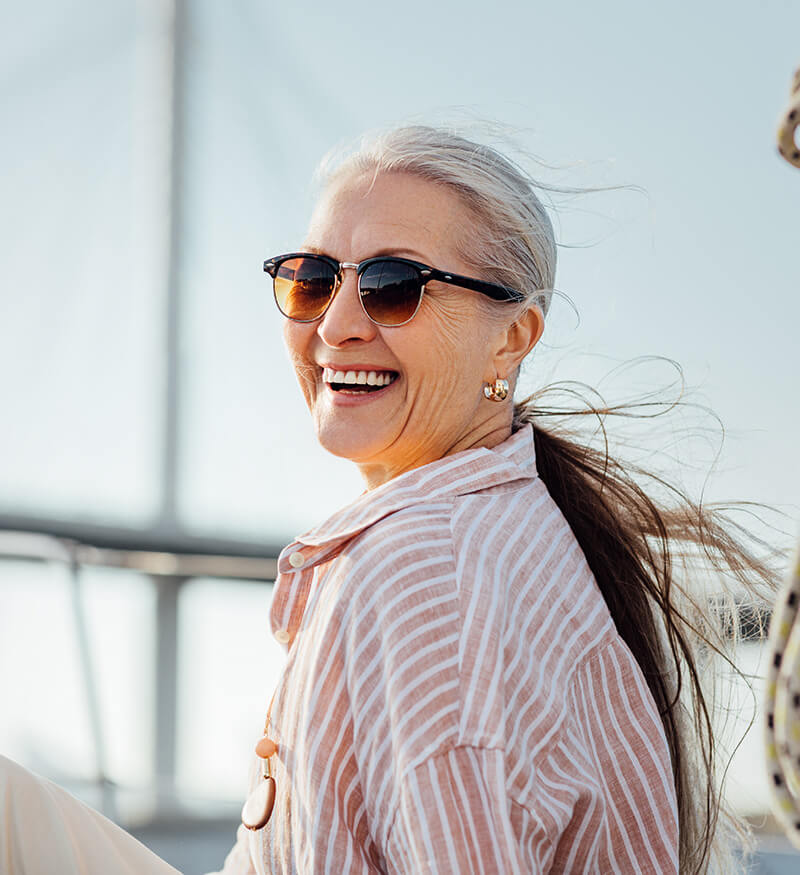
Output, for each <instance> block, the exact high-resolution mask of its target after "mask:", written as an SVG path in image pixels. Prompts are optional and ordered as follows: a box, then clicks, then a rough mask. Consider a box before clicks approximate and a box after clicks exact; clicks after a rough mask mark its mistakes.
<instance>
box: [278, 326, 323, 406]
mask: <svg viewBox="0 0 800 875" xmlns="http://www.w3.org/2000/svg"><path fill="white" fill-rule="evenodd" d="M315 331H316V326H315V324H313V323H303V322H290V321H289V320H287V321H286V322H285V323H284V326H283V342H284V344H285V345H286V351H287V352H288V353H289V360H290V361H291V363H292V367H293V368H294V370H295V373H296V374H297V378H298V380H299V381H300V386H301V388H302V389H303V392H304V393H305V394H306V395H308V392H309V390H310V387H311V386H312V385H314V384H315V382H316V370H315V367H314V365H313V362H312V361H311V358H310V354H311V353H310V350H311V342H312V338H313V336H314V333H315Z"/></svg>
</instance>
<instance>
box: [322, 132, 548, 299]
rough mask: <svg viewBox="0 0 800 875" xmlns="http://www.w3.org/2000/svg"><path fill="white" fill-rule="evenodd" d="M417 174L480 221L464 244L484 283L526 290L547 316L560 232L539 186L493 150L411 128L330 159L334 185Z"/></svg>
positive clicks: (325, 172)
mask: <svg viewBox="0 0 800 875" xmlns="http://www.w3.org/2000/svg"><path fill="white" fill-rule="evenodd" d="M359 172H362V173H369V172H371V173H373V174H374V176H377V175H378V174H379V173H391V172H395V173H410V174H413V175H414V176H417V177H419V178H421V179H427V180H430V181H431V182H435V183H438V184H440V185H444V186H447V187H448V188H450V189H451V190H453V191H454V192H456V194H458V196H459V197H460V198H461V201H462V202H463V203H464V204H466V206H467V207H468V208H469V209H470V210H471V211H472V213H473V214H474V216H475V219H476V221H475V222H474V223H472V227H470V228H467V229H463V231H462V235H463V236H462V237H461V239H459V240H457V241H456V246H457V250H458V252H459V255H460V256H461V258H462V259H463V260H464V261H465V262H467V263H468V264H471V265H473V266H474V267H475V269H476V271H477V272H478V275H479V276H480V277H481V278H482V279H486V280H488V281H490V282H496V283H500V284H501V285H505V286H510V287H511V288H514V289H518V290H519V291H520V292H522V293H523V294H524V295H525V298H526V301H525V305H524V306H530V304H537V305H538V306H539V307H541V309H542V312H543V313H547V310H548V308H549V306H550V298H551V295H552V291H553V283H554V280H555V271H556V243H555V236H554V233H553V226H552V224H551V222H550V219H549V217H548V215H547V213H546V211H545V208H544V206H543V205H542V203H541V201H540V200H539V198H538V197H537V195H536V191H535V189H536V188H538V187H539V186H538V185H537V183H536V182H535V181H534V180H533V179H532V178H531V177H530V176H529V175H528V174H527V173H526V172H525V171H524V170H523V169H522V168H520V167H519V166H517V165H516V164H514V163H513V162H512V161H510V160H509V159H508V158H506V157H504V156H503V155H501V154H500V153H499V152H498V151H497V150H496V149H494V148H492V147H491V146H485V145H482V144H480V143H476V142H473V141H471V140H468V139H466V138H465V137H462V136H460V135H458V134H455V133H452V132H451V131H449V130H447V129H445V128H437V127H428V126H425V125H411V126H406V127H398V128H394V129H391V130H389V131H386V132H383V133H379V134H376V135H371V136H368V137H366V138H364V139H362V140H361V142H360V145H359V146H358V147H357V148H356V150H355V151H353V152H351V153H350V154H349V155H347V156H346V157H345V158H344V160H341V161H339V162H338V164H337V163H336V161H335V159H334V158H333V157H328V158H326V159H324V160H323V162H322V164H321V166H320V169H319V171H318V176H319V177H321V178H322V179H323V180H324V181H326V182H327V183H331V182H333V181H334V180H335V179H337V178H338V177H339V176H342V175H349V174H352V173H359Z"/></svg>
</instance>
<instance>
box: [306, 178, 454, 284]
mask: <svg viewBox="0 0 800 875" xmlns="http://www.w3.org/2000/svg"><path fill="white" fill-rule="evenodd" d="M470 220H471V215H470V212H469V210H468V209H467V207H466V206H465V205H464V204H463V203H462V201H461V199H460V198H459V197H458V196H457V195H456V194H455V192H452V191H450V190H449V189H448V188H446V187H445V186H443V185H440V184H437V183H434V182H430V181H428V180H425V179H420V178H419V177H416V176H412V175H410V174H406V173H385V174H379V175H378V176H377V177H374V178H373V175H372V174H360V175H355V176H353V175H350V176H346V177H344V178H342V179H334V181H333V182H332V183H331V185H329V187H328V188H327V189H326V190H325V191H324V192H323V194H322V197H321V198H320V200H319V201H318V203H317V206H316V208H315V209H314V213H313V215H312V217H311V223H310V225H309V229H308V233H307V235H306V245H307V246H309V247H314V248H316V249H319V250H321V251H323V252H325V253H327V254H328V255H332V256H333V257H334V258H337V259H339V260H340V261H354V262H358V261H362V260H363V259H365V258H369V257H370V256H372V255H375V254H377V253H378V252H384V251H390V250H391V251H394V252H397V254H400V252H401V250H402V251H405V252H408V253H411V252H413V253H415V255H416V256H417V257H424V258H428V259H430V260H431V261H433V262H436V261H441V259H442V258H444V259H447V262H448V264H449V265H450V267H451V269H452V270H456V268H457V265H456V264H454V263H453V260H454V259H456V258H457V251H458V243H459V240H460V238H461V236H462V234H463V229H464V228H465V226H466V224H467V223H468V222H469V221H470Z"/></svg>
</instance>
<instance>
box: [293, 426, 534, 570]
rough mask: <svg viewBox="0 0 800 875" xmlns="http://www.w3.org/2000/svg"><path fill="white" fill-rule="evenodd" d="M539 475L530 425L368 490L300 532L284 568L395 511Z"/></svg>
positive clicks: (318, 555) (307, 560) (321, 553)
mask: <svg viewBox="0 0 800 875" xmlns="http://www.w3.org/2000/svg"><path fill="white" fill-rule="evenodd" d="M536 476H537V474H536V461H535V456H534V449H533V429H532V428H531V426H530V425H525V426H523V427H522V428H521V429H519V431H516V432H514V433H513V434H512V435H511V437H509V438H508V439H507V440H505V441H504V442H503V443H501V444H498V445H497V446H495V447H492V448H491V449H488V448H486V447H476V448H475V449H471V450H464V451H462V452H460V453H454V454H453V455H452V456H444V457H443V458H441V459H437V460H436V461H435V462H429V463H428V464H427V465H423V466H422V467H420V468H414V469H412V470H411V471H407V472H406V473H405V474H401V475H399V476H398V477H395V478H393V479H392V480H389V481H387V482H386V483H384V484H382V485H381V486H379V487H377V488H376V489H372V490H370V491H368V492H364V493H362V495H360V496H359V497H358V498H357V499H356V500H355V501H353V502H352V503H350V504H348V505H347V506H346V507H344V508H342V509H341V510H339V511H337V512H336V513H334V514H333V516H331V517H329V518H328V519H327V520H325V522H323V523H320V525H318V526H315V527H314V528H313V529H310V530H309V531H308V532H306V533H305V534H303V535H300V536H298V537H297V538H296V539H295V540H294V541H293V542H292V543H291V544H289V545H288V546H287V547H285V548H284V549H283V550H282V551H281V554H280V556H279V557H278V570H279V571H280V572H293V571H300V570H301V569H302V568H307V567H309V566H311V565H314V564H316V563H317V562H319V561H321V560H322V559H324V558H325V557H326V556H328V555H329V554H330V553H331V552H332V551H333V550H334V549H335V548H336V547H337V546H339V545H340V544H342V543H343V542H345V541H348V540H349V539H350V538H352V537H354V536H355V535H357V534H359V533H360V532H362V531H363V530H364V529H366V528H369V526H371V525H373V524H374V523H376V522H377V521H378V520H380V519H382V518H383V517H385V516H388V515H389V514H390V513H394V512H395V511H398V510H401V509H403V508H405V507H410V506H412V505H415V504H423V503H429V502H431V501H441V500H447V499H452V498H455V497H456V496H459V495H466V494H468V493H471V492H479V491H480V490H482V489H488V488H490V487H492V486H499V485H502V484H504V483H513V482H514V481H517V480H532V479H534V478H535V477H536Z"/></svg>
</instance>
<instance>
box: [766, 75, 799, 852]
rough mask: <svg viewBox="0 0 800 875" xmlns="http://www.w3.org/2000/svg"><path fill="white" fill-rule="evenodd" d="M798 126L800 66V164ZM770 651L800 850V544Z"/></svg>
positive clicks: (783, 789)
mask: <svg viewBox="0 0 800 875" xmlns="http://www.w3.org/2000/svg"><path fill="white" fill-rule="evenodd" d="M798 125H800V68H798V69H797V70H796V71H795V74H794V80H793V82H792V97H791V99H790V101H789V106H788V107H787V108H786V112H785V113H784V114H783V117H782V119H781V122H780V125H779V127H778V151H779V152H780V153H781V155H783V157H784V158H785V159H786V160H787V161H788V162H789V163H790V164H793V165H794V166H795V167H800V148H798V145H797V143H796V142H795V132H796V131H797V127H798ZM769 655H770V659H769V667H768V669H767V672H768V673H767V697H766V702H765V708H764V711H765V713H766V715H767V723H766V753H767V770H768V772H769V778H770V787H771V788H772V800H773V808H774V810H775V813H776V815H777V817H778V820H779V822H780V823H781V824H782V825H783V828H784V830H785V832H786V835H787V836H788V837H789V840H790V841H791V842H792V844H793V845H794V846H795V847H797V848H800V543H798V546H797V550H796V551H795V555H794V561H793V562H792V565H791V566H790V571H789V574H788V576H787V578H786V583H785V584H784V585H783V589H782V590H781V592H780V595H779V596H778V600H777V602H776V604H775V610H774V611H773V613H772V621H771V623H770V628H769Z"/></svg>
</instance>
